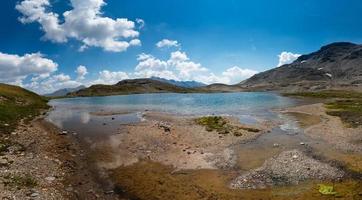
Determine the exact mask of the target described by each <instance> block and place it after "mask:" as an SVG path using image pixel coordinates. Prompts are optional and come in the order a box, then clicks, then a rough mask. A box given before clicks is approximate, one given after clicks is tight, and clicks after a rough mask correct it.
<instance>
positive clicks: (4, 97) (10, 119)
mask: <svg viewBox="0 0 362 200" xmlns="http://www.w3.org/2000/svg"><path fill="white" fill-rule="evenodd" d="M47 108H48V105H47V100H46V99H45V98H43V97H41V96H39V95H37V94H35V93H33V92H30V91H28V90H25V89H23V88H21V87H18V86H12V85H7V84H2V83H0V134H6V133H10V132H11V131H13V130H14V129H15V128H16V126H17V124H18V123H19V122H20V120H22V119H24V120H30V119H32V118H34V117H35V116H37V115H39V114H40V111H41V110H42V109H47Z"/></svg>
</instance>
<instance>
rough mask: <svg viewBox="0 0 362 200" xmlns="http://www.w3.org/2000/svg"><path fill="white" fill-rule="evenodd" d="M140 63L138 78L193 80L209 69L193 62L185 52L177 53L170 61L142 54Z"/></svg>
mask: <svg viewBox="0 0 362 200" xmlns="http://www.w3.org/2000/svg"><path fill="white" fill-rule="evenodd" d="M137 60H138V61H139V63H138V64H137V66H136V68H135V75H136V76H137V77H151V76H158V77H161V78H168V79H175V80H192V79H193V78H194V75H195V74H196V73H198V72H206V71H207V69H206V68H204V67H202V66H201V64H200V63H196V62H193V61H191V60H190V59H189V58H188V57H187V55H186V53H185V52H181V51H175V52H172V53H171V54H170V58H169V59H168V60H161V59H158V58H155V57H154V56H152V55H149V54H144V53H143V54H140V55H139V56H138V58H137Z"/></svg>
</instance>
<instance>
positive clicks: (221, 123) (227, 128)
mask: <svg viewBox="0 0 362 200" xmlns="http://www.w3.org/2000/svg"><path fill="white" fill-rule="evenodd" d="M195 122H196V124H198V125H201V126H205V129H206V130H207V131H209V132H211V131H216V132H217V133H218V134H223V135H226V134H229V133H232V134H233V135H234V136H242V132H241V130H245V131H248V132H259V131H260V130H259V129H256V128H252V127H244V126H234V125H232V124H230V123H229V122H228V121H227V120H226V119H225V118H223V117H221V116H205V117H200V118H197V119H195Z"/></svg>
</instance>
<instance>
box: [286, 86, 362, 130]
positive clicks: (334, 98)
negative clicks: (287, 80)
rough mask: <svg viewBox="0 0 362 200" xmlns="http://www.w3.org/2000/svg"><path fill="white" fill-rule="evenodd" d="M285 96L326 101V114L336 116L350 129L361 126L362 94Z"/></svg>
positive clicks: (334, 93)
mask: <svg viewBox="0 0 362 200" xmlns="http://www.w3.org/2000/svg"><path fill="white" fill-rule="evenodd" d="M286 95H287V96H302V97H311V98H319V99H327V100H328V101H327V102H326V103H325V104H326V107H327V108H328V111H327V114H329V115H332V116H338V117H340V118H341V120H342V121H343V122H345V123H346V124H348V125H349V126H351V127H357V126H360V125H362V93H359V92H352V91H339V90H330V91H321V92H301V93H292V94H286Z"/></svg>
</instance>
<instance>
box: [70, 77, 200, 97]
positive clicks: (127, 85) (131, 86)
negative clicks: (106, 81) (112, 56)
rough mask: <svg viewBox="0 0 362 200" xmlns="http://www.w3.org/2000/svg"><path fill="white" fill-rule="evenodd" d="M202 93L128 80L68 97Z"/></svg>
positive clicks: (171, 85) (164, 84)
mask: <svg viewBox="0 0 362 200" xmlns="http://www.w3.org/2000/svg"><path fill="white" fill-rule="evenodd" d="M197 91H201V90H199V89H194V88H185V87H180V86H176V85H173V84H170V83H166V82H163V81H158V80H153V79H128V80H123V81H120V82H118V83H117V84H114V85H92V86H90V87H88V88H84V89H81V90H79V91H76V92H72V93H69V94H68V96H108V95H121V94H143V93H166V92H174V93H189V92H197Z"/></svg>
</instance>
